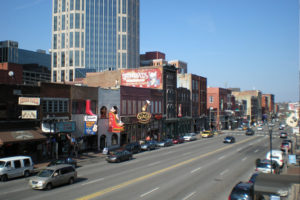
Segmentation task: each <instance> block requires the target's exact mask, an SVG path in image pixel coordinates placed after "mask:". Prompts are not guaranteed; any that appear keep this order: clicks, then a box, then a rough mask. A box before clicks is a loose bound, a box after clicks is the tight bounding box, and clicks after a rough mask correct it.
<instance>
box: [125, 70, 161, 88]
mask: <svg viewBox="0 0 300 200" xmlns="http://www.w3.org/2000/svg"><path fill="white" fill-rule="evenodd" d="M121 85H123V86H130V87H139V88H154V89H162V69H161V68H154V69H124V70H122V71H121Z"/></svg>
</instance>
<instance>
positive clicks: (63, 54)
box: [60, 51, 65, 67]
mask: <svg viewBox="0 0 300 200" xmlns="http://www.w3.org/2000/svg"><path fill="white" fill-rule="evenodd" d="M60 59H61V66H62V67H64V66H65V52H64V51H62V52H61V58H60Z"/></svg>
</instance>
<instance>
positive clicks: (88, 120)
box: [84, 115, 98, 135]
mask: <svg viewBox="0 0 300 200" xmlns="http://www.w3.org/2000/svg"><path fill="white" fill-rule="evenodd" d="M97 119H98V118H97V116H96V115H95V116H92V115H85V116H84V134H85V135H96V134H97V131H98V126H97Z"/></svg>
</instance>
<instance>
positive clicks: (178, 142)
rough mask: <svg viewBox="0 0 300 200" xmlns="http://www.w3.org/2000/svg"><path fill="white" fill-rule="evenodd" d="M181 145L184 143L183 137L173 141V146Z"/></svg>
mask: <svg viewBox="0 0 300 200" xmlns="http://www.w3.org/2000/svg"><path fill="white" fill-rule="evenodd" d="M180 143H184V138H183V137H177V138H174V139H173V144H180Z"/></svg>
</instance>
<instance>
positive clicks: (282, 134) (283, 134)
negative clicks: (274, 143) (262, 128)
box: [280, 132, 288, 138]
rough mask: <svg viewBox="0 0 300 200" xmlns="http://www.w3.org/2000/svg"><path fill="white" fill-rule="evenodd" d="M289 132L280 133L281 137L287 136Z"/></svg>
mask: <svg viewBox="0 0 300 200" xmlns="http://www.w3.org/2000/svg"><path fill="white" fill-rule="evenodd" d="M287 136H288V135H287V133H286V132H281V133H280V138H287Z"/></svg>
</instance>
